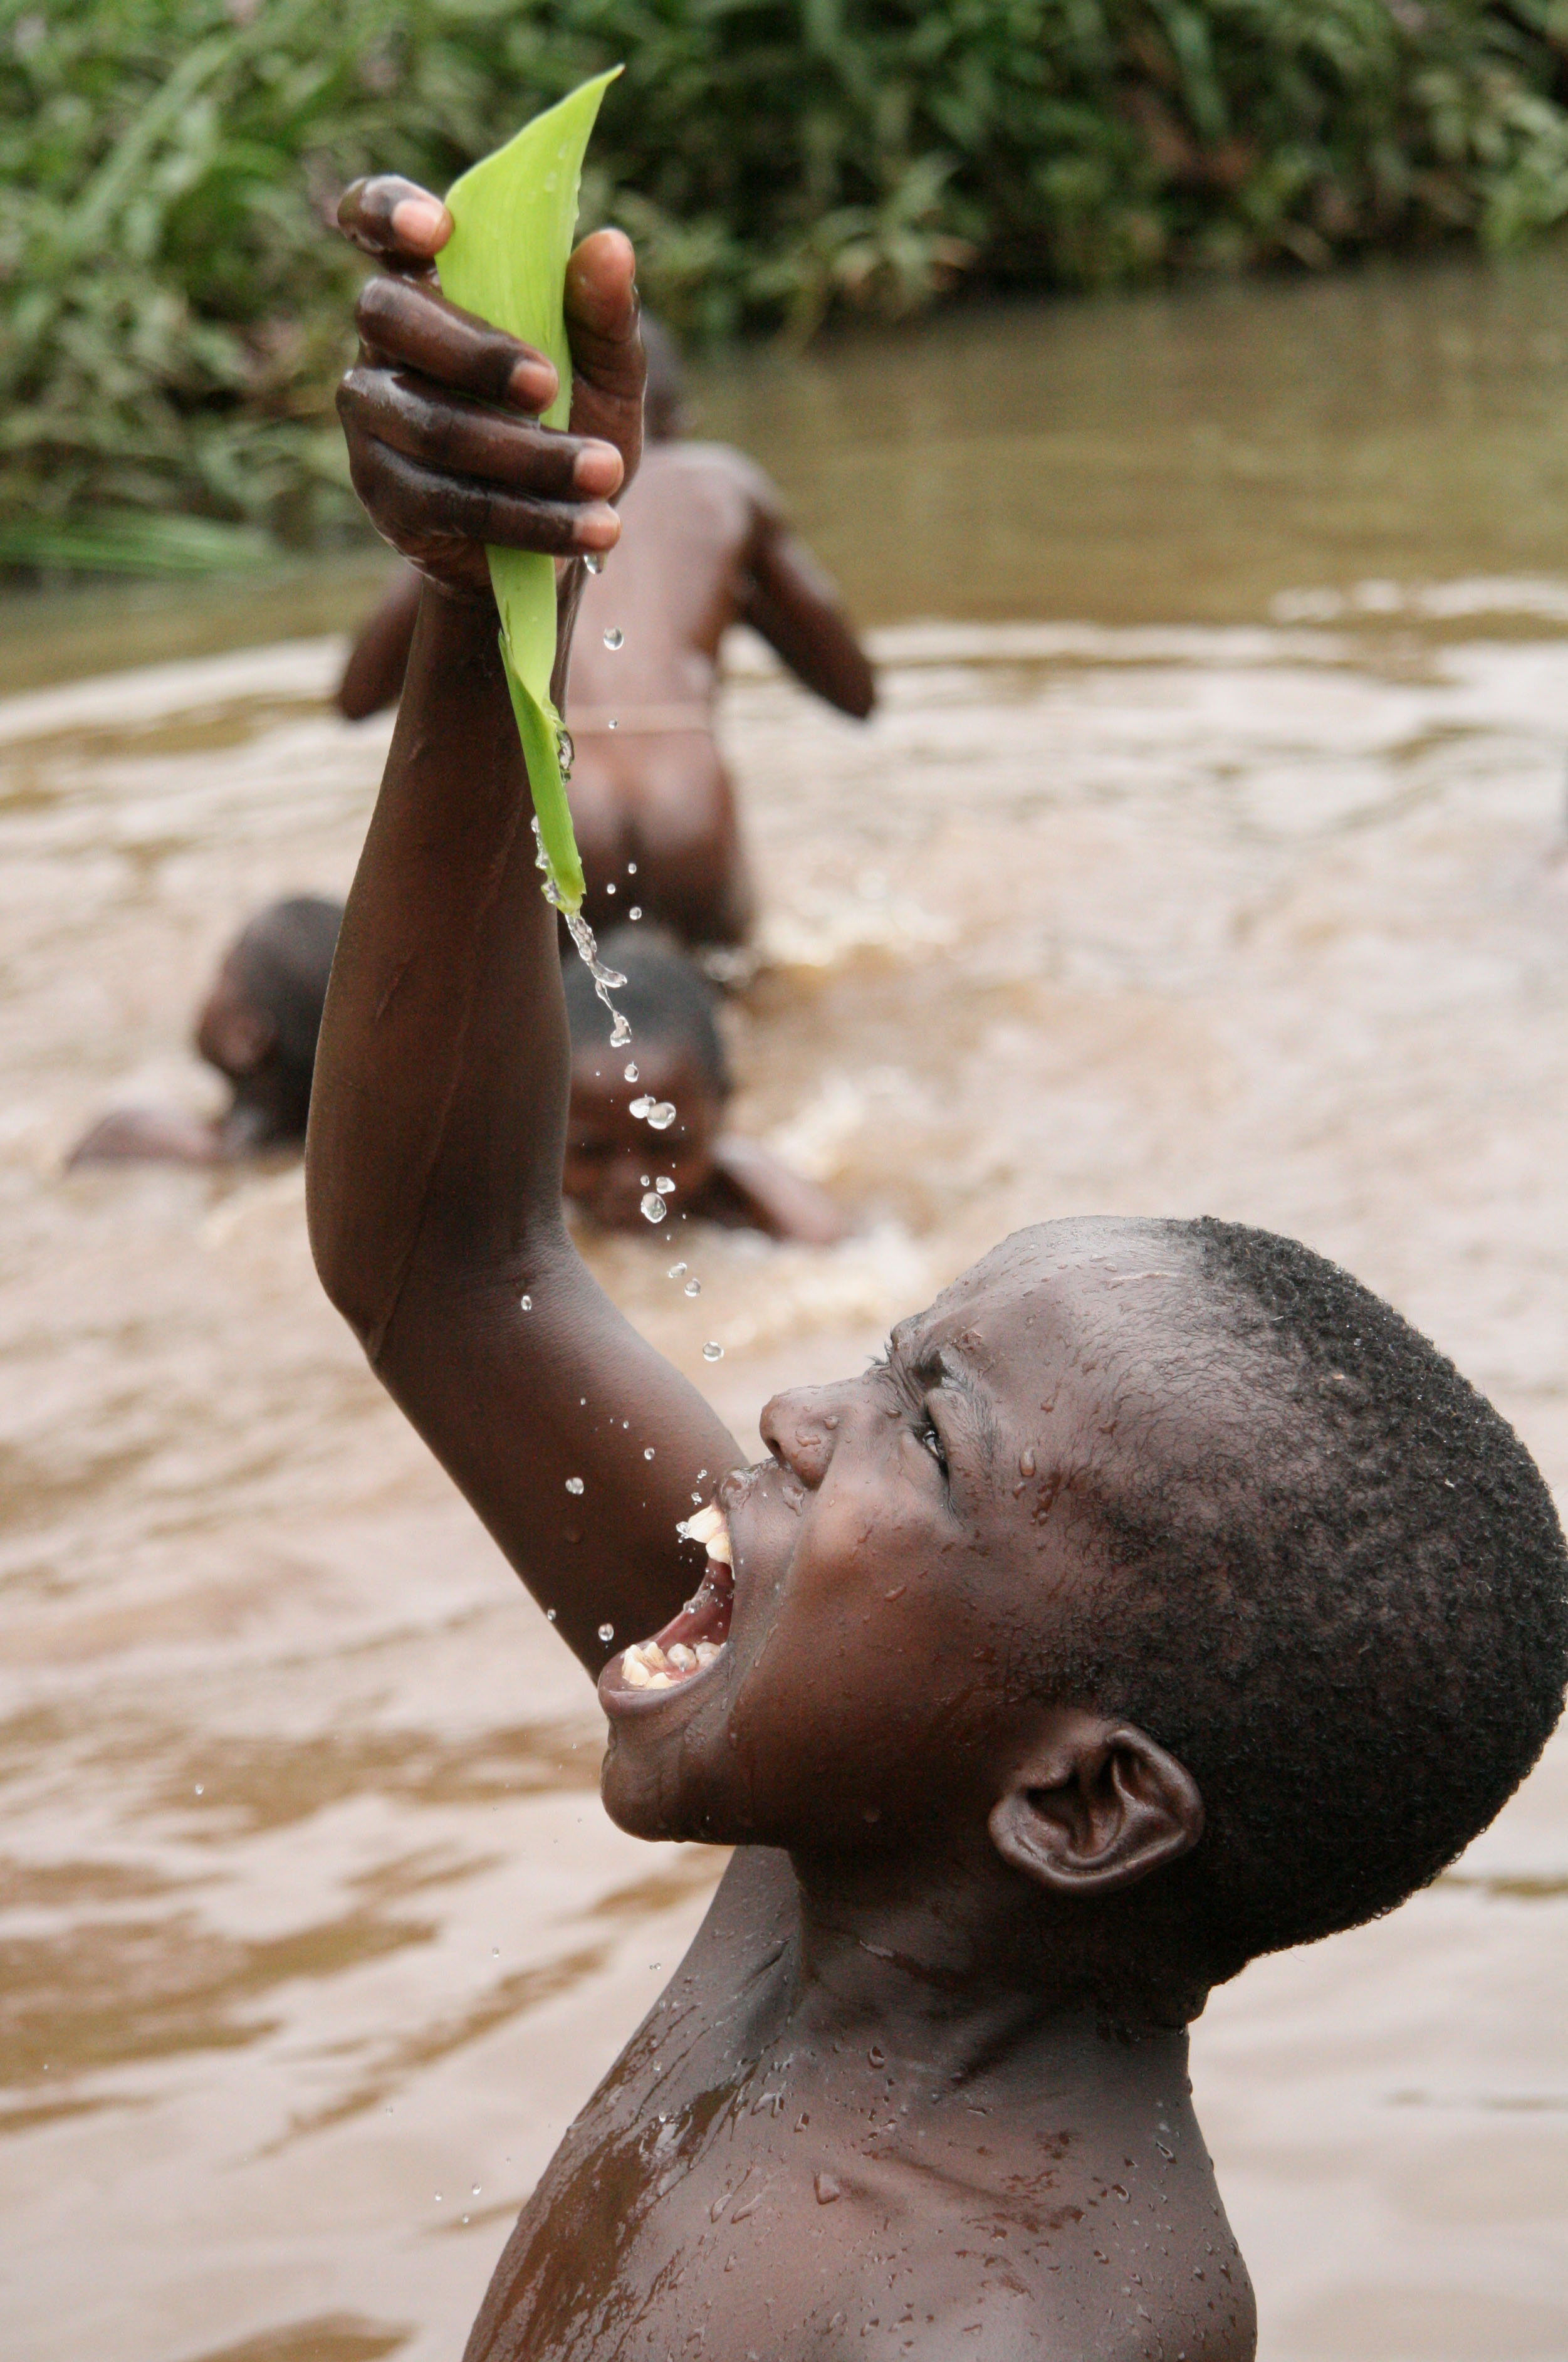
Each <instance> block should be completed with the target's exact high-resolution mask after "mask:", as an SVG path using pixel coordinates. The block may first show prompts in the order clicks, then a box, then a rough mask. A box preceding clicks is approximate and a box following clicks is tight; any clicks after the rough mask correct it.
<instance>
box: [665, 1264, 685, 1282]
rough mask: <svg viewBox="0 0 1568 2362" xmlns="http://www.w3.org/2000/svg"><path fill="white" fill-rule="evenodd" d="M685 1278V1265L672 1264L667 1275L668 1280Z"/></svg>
mask: <svg viewBox="0 0 1568 2362" xmlns="http://www.w3.org/2000/svg"><path fill="white" fill-rule="evenodd" d="M685 1276H686V1265H685V1264H683V1263H672V1264H670V1266H669V1269H668V1271H667V1272H666V1273H665V1277H666V1279H684V1278H685Z"/></svg>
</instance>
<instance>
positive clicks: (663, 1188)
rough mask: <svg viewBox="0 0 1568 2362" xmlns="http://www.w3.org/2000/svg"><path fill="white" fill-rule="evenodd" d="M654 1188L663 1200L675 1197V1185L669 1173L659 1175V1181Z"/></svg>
mask: <svg viewBox="0 0 1568 2362" xmlns="http://www.w3.org/2000/svg"><path fill="white" fill-rule="evenodd" d="M654 1187H655V1188H656V1189H657V1191H658V1194H659V1196H660V1197H661V1198H672V1197H673V1196H674V1195H675V1184H674V1182H673V1181H672V1180H671V1179H670V1177H669V1175H668V1173H661V1174H660V1175H659V1176H658V1179H657V1181H656V1182H655V1183H654Z"/></svg>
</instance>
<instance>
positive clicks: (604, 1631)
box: [599, 1624, 615, 1646]
mask: <svg viewBox="0 0 1568 2362" xmlns="http://www.w3.org/2000/svg"><path fill="white" fill-rule="evenodd" d="M599 1637H600V1639H602V1641H603V1642H604V1643H605V1644H606V1646H608V1644H609V1643H610V1642H611V1641H612V1640H613V1639H614V1638H615V1627H614V1626H613V1624H601V1626H600V1627H599Z"/></svg>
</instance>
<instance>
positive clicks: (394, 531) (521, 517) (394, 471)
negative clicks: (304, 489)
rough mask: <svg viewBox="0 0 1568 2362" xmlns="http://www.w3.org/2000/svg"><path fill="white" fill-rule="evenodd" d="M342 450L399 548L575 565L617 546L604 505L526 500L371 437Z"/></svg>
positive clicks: (614, 519)
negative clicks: (428, 547) (438, 542)
mask: <svg viewBox="0 0 1568 2362" xmlns="http://www.w3.org/2000/svg"><path fill="white" fill-rule="evenodd" d="M348 449H349V470H350V473H351V475H352V477H353V480H354V489H355V491H357V492H358V493H359V498H360V499H361V500H362V501H363V502H364V503H365V506H366V507H367V508H368V509H369V510H370V514H371V516H372V517H373V518H374V520H375V522H376V524H377V525H378V526H379V527H380V529H381V532H382V533H383V534H384V535H386V536H387V538H388V539H389V540H391V541H393V542H396V543H398V544H399V545H400V546H403V545H414V546H418V545H421V544H425V543H428V542H429V541H431V540H432V538H434V537H442V538H450V539H452V540H455V541H459V542H470V543H482V544H484V545H487V546H493V547H497V548H501V549H537V550H544V551H547V552H548V553H549V554H550V555H551V556H553V557H580V556H581V555H582V554H583V552H585V551H587V550H599V549H611V548H613V546H614V545H615V543H616V541H617V540H618V539H619V538H620V533H621V520H620V518H619V517H618V516H617V515H616V514H615V512H614V510H613V508H610V507H607V506H606V505H605V503H604V502H591V503H588V504H584V503H583V502H579V501H548V500H530V499H528V498H526V497H525V496H524V495H522V494H519V493H516V492H509V491H503V490H502V488H501V487H500V486H499V485H494V484H486V483H475V482H472V481H469V480H467V479H465V478H462V477H458V476H450V475H447V474H446V473H444V472H442V471H441V470H439V469H435V468H428V467H426V466H425V464H424V462H423V461H421V460H418V459H411V458H406V457H405V456H404V454H403V452H401V451H394V450H393V449H392V447H391V445H390V444H386V443H382V442H380V441H378V440H377V439H376V438H375V437H374V436H363V435H350V436H349V438H348Z"/></svg>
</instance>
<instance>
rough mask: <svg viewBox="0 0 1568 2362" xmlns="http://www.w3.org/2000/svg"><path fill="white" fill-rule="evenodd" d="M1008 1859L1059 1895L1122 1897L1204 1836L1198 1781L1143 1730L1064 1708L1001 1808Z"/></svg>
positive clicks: (998, 1843)
mask: <svg viewBox="0 0 1568 2362" xmlns="http://www.w3.org/2000/svg"><path fill="white" fill-rule="evenodd" d="M989 1827H990V1832H991V1842H992V1844H993V1845H994V1846H995V1847H996V1849H997V1851H998V1852H999V1854H1000V1856H1001V1858H1002V1860H1004V1861H1005V1862H1008V1863H1010V1865H1011V1867H1012V1868H1013V1869H1014V1870H1021V1871H1022V1872H1023V1874H1024V1876H1025V1877H1026V1878H1032V1880H1033V1881H1034V1882H1035V1884H1036V1885H1037V1886H1043V1888H1044V1889H1045V1891H1046V1893H1049V1894H1060V1895H1069V1896H1070V1895H1083V1896H1086V1897H1087V1896H1089V1895H1099V1894H1113V1893H1117V1892H1118V1891H1119V1890H1120V1889H1121V1888H1122V1887H1126V1886H1132V1885H1133V1884H1135V1883H1136V1882H1137V1881H1138V1880H1139V1879H1141V1878H1146V1877H1147V1876H1148V1874H1149V1872H1150V1871H1153V1870H1158V1869H1159V1868H1160V1867H1161V1865H1162V1864H1163V1863H1165V1862H1167V1861H1175V1860H1176V1858H1177V1857H1178V1855H1181V1854H1184V1853H1188V1852H1190V1851H1191V1849H1192V1848H1193V1847H1194V1846H1195V1845H1196V1844H1197V1843H1198V1838H1200V1837H1201V1836H1202V1835H1203V1799H1202V1797H1201V1796H1200V1795H1199V1794H1198V1783H1197V1782H1196V1780H1194V1778H1193V1776H1192V1774H1191V1772H1190V1771H1187V1769H1186V1768H1185V1766H1184V1765H1182V1764H1180V1763H1178V1762H1177V1761H1176V1757H1175V1756H1174V1755H1171V1754H1168V1753H1167V1752H1166V1750H1165V1748H1163V1747H1161V1746H1159V1745H1158V1744H1157V1742H1156V1741H1155V1740H1154V1739H1152V1738H1150V1737H1149V1736H1148V1733H1147V1732H1146V1731H1143V1730H1140V1729H1139V1728H1138V1727H1137V1726H1136V1724H1134V1723H1130V1722H1115V1721H1112V1720H1110V1718H1109V1717H1108V1716H1104V1715H1096V1714H1089V1713H1087V1712H1085V1711H1084V1710H1083V1709H1082V1708H1081V1707H1077V1706H1068V1707H1064V1708H1061V1709H1059V1710H1058V1711H1057V1712H1055V1713H1054V1714H1053V1715H1052V1716H1051V1718H1050V1724H1049V1727H1048V1729H1047V1730H1046V1731H1044V1732H1043V1733H1042V1735H1041V1737H1040V1738H1039V1740H1038V1741H1037V1743H1036V1745H1035V1746H1034V1747H1033V1748H1032V1749H1031V1751H1030V1753H1029V1754H1028V1756H1027V1757H1026V1758H1025V1759H1024V1760H1023V1761H1022V1762H1021V1764H1020V1765H1019V1767H1018V1769H1017V1770H1016V1771H1015V1772H1014V1773H1013V1775H1012V1777H1011V1779H1010V1781H1009V1783H1008V1786H1007V1789H1006V1791H1005V1793H1004V1794H1003V1795H1002V1796H1001V1797H1000V1799H999V1802H998V1803H997V1804H996V1805H993V1806H992V1808H991V1815H990V1822H989Z"/></svg>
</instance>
